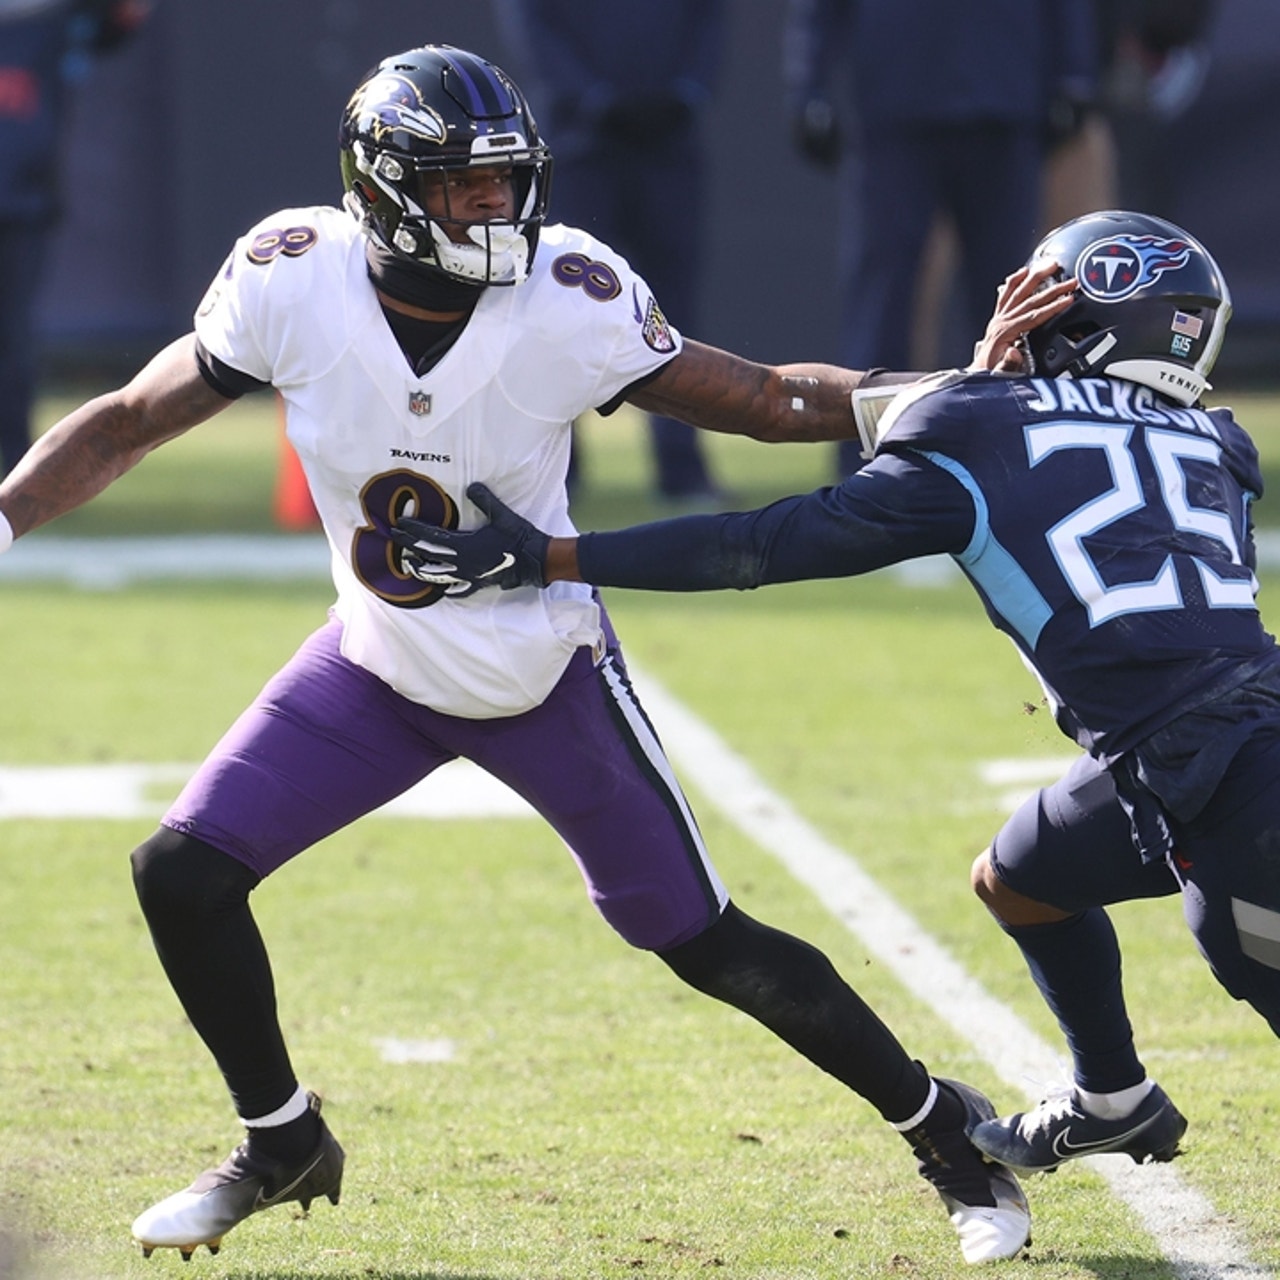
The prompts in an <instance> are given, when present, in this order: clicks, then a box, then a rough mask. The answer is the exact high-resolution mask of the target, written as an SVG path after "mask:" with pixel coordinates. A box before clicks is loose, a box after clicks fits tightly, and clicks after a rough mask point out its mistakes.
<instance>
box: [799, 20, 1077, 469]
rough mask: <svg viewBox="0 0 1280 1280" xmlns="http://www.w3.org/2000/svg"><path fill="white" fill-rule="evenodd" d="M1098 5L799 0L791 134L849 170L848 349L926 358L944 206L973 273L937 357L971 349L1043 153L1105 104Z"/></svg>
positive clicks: (902, 364) (1032, 231) (849, 454)
mask: <svg viewBox="0 0 1280 1280" xmlns="http://www.w3.org/2000/svg"><path fill="white" fill-rule="evenodd" d="M1094 16H1095V15H1094V4H1093V0H1053V2H1052V3H1051V2H1050V0H972V3H969V4H963V5H960V4H955V3H954V2H953V0H789V6H788V10H787V19H786V38H785V41H784V67H783V78H784V84H785V90H786V97H787V109H788V112H789V115H790V118H791V122H792V130H793V137H794V140H795V143H796V145H797V147H798V148H799V150H800V152H801V154H802V155H804V156H805V157H806V158H807V159H809V160H810V161H812V162H813V163H814V164H816V165H819V166H821V167H823V168H826V169H833V170H834V169H837V168H838V169H839V176H840V181H841V188H842V189H841V203H840V241H841V243H840V271H841V277H842V283H841V292H842V304H841V305H842V319H841V337H840V349H839V352H838V359H839V361H840V363H842V364H849V365H852V366H854V367H856V368H862V369H872V368H879V367H887V368H894V369H906V368H910V367H912V366H913V364H915V358H914V356H913V353H912V350H911V343H912V330H913V323H914V320H915V316H916V305H915V304H916V299H917V297H918V293H919V284H920V276H921V268H922V265H923V263H924V261H925V250H926V246H927V245H928V243H929V237H930V232H931V230H932V229H933V228H934V225H935V220H936V219H937V217H938V215H940V214H945V215H947V217H948V218H949V220H950V222H951V223H952V224H953V225H954V228H955V233H956V236H957V240H958V248H959V256H960V271H961V287H960V290H959V296H958V307H957V311H958V315H957V316H956V318H955V321H954V322H953V323H952V325H951V332H950V334H948V333H947V332H946V331H945V330H944V333H943V335H942V340H941V343H940V347H941V349H940V351H939V357H938V363H941V364H949V363H963V362H964V361H965V360H966V359H967V358H968V356H967V352H966V354H964V355H957V352H958V351H960V350H962V349H963V346H964V344H967V343H969V342H971V341H972V336H973V334H976V333H981V332H982V329H983V325H984V323H985V320H986V316H987V314H988V312H989V311H990V308H991V281H993V280H1002V279H1004V278H1005V276H1007V275H1008V274H1009V273H1010V272H1011V271H1012V270H1013V269H1014V268H1015V267H1017V266H1018V265H1019V264H1020V263H1021V262H1022V261H1024V259H1025V258H1026V256H1027V254H1028V253H1029V252H1030V250H1031V247H1032V245H1033V244H1034V243H1035V241H1036V238H1037V232H1038V228H1039V226H1040V223H1041V182H1042V177H1043V170H1044V164H1045V159H1046V156H1047V155H1048V154H1049V153H1051V152H1052V151H1053V150H1054V149H1056V148H1057V147H1059V146H1060V145H1062V144H1063V143H1064V142H1066V141H1067V140H1069V139H1070V138H1072V137H1074V136H1075V134H1076V133H1077V131H1078V130H1079V128H1080V126H1081V123H1082V122H1083V120H1084V118H1085V116H1086V114H1087V113H1088V112H1089V111H1090V110H1091V108H1092V106H1093V104H1094V99H1095V94H1096V87H1097V86H1096V68H1097V34H1096V25H1095V21H1094ZM842 90H843V92H842ZM948 319H949V317H948ZM944 323H945V322H944ZM961 337H963V343H961V342H960V341H959V339H960V338H961ZM861 464H862V458H861V457H860V456H859V452H858V447H857V444H856V443H855V442H845V443H843V444H841V445H840V446H839V451H838V468H839V472H840V474H841V475H848V474H850V473H851V472H853V471H855V470H857V468H858V467H859V466H860V465H861Z"/></svg>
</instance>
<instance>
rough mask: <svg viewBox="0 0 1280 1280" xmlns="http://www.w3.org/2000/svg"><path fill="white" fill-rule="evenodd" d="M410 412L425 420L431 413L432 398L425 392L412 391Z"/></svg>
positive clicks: (410, 394)
mask: <svg viewBox="0 0 1280 1280" xmlns="http://www.w3.org/2000/svg"><path fill="white" fill-rule="evenodd" d="M409 412H410V413H412V414H415V415H416V416H417V417H419V418H425V417H426V416H427V414H429V413H430V412H431V397H430V396H429V395H427V393H426V392H425V391H411V392H410V393H409Z"/></svg>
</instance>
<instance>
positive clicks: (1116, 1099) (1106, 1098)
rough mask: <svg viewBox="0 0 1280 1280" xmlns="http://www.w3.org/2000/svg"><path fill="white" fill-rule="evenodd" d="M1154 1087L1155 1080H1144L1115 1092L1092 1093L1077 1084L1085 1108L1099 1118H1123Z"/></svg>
mask: <svg viewBox="0 0 1280 1280" xmlns="http://www.w3.org/2000/svg"><path fill="white" fill-rule="evenodd" d="M1154 1087H1155V1081H1154V1080H1144V1081H1143V1082H1142V1083H1141V1084H1135V1085H1133V1086H1132V1088H1129V1089H1120V1090H1117V1091H1116V1092H1115V1093H1090V1092H1089V1090H1088V1089H1082V1088H1080V1086H1079V1085H1076V1097H1077V1098H1079V1099H1080V1105H1081V1106H1082V1107H1083V1108H1084V1110H1085V1111H1087V1112H1088V1113H1089V1114H1090V1115H1091V1116H1096V1117H1097V1118H1098V1119H1099V1120H1123V1119H1124V1118H1125V1116H1130V1115H1132V1114H1133V1113H1134V1112H1135V1111H1136V1110H1137V1109H1138V1105H1139V1103H1141V1102H1142V1100H1143V1099H1144V1098H1145V1097H1146V1096H1147V1094H1149V1093H1150V1092H1151V1090H1152V1089H1153V1088H1154Z"/></svg>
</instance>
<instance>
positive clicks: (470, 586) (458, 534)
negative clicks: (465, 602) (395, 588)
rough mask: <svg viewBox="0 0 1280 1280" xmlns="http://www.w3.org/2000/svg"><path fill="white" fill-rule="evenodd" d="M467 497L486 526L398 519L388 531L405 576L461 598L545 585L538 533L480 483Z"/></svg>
mask: <svg viewBox="0 0 1280 1280" xmlns="http://www.w3.org/2000/svg"><path fill="white" fill-rule="evenodd" d="M467 497H468V498H470V499H471V501H472V502H474V503H475V505H476V506H477V507H479V508H480V510H481V511H483V512H484V514H485V515H486V516H488V517H489V523H488V524H487V525H484V526H482V527H481V528H479V529H473V530H471V531H470V532H467V533H464V532H462V531H461V530H458V529H444V528H441V527H440V526H439V525H434V524H428V523H427V522H426V521H425V520H415V519H414V518H413V517H412V516H402V517H401V518H400V520H399V521H398V522H397V523H396V527H395V528H393V529H392V530H391V540H392V541H393V542H394V543H395V544H396V545H397V546H398V547H399V548H400V551H401V558H400V563H401V566H402V568H403V569H404V571H405V572H406V573H410V574H412V575H413V576H414V577H415V578H417V579H418V580H419V581H421V582H434V583H437V584H439V585H440V586H443V587H444V588H445V589H446V590H445V594H446V595H449V596H459V597H465V596H469V595H473V594H474V593H475V592H477V591H480V590H482V589H483V588H485V587H501V588H502V589H503V590H504V591H510V590H511V589H512V588H513V587H543V586H546V577H545V574H546V569H545V565H546V558H547V544H548V543H549V542H550V541H551V539H550V538H549V537H548V536H547V535H546V534H545V533H543V532H542V530H541V529H539V528H537V527H536V526H535V525H532V524H530V523H529V521H527V520H525V519H524V518H523V517H522V516H518V515H516V513H515V512H514V511H512V510H511V508H510V507H508V506H507V505H506V504H505V503H504V502H502V501H501V500H500V499H498V498H496V497H495V496H494V495H493V494H492V493H491V492H490V491H489V489H488V488H486V487H485V486H484V485H483V484H473V485H471V486H470V488H468V489H467Z"/></svg>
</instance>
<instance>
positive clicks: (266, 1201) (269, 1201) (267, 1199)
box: [252, 1152, 324, 1213]
mask: <svg viewBox="0 0 1280 1280" xmlns="http://www.w3.org/2000/svg"><path fill="white" fill-rule="evenodd" d="M323 1159H324V1153H323V1152H322V1153H321V1154H320V1155H318V1156H316V1158H315V1159H314V1160H313V1161H312V1162H311V1163H310V1164H309V1165H307V1167H306V1168H305V1169H304V1170H303V1171H302V1172H301V1173H300V1174H298V1176H297V1177H296V1178H294V1180H293V1181H292V1182H291V1183H289V1185H288V1186H287V1187H281V1188H280V1190H279V1191H277V1192H276V1193H275V1195H273V1196H267V1195H263V1188H262V1187H259V1188H258V1194H257V1197H256V1198H255V1199H254V1202H253V1209H252V1212H253V1213H257V1211H258V1210H259V1209H270V1208H271V1206H272V1205H275V1204H279V1203H280V1202H281V1200H283V1199H285V1198H286V1197H287V1196H288V1195H289V1193H290V1192H291V1191H296V1190H297V1188H298V1186H299V1184H300V1183H302V1182H304V1181H305V1180H306V1179H307V1178H308V1177H309V1176H310V1174H311V1172H312V1171H313V1170H314V1169H315V1167H316V1166H317V1165H318V1164H319V1163H320V1161H321V1160H323Z"/></svg>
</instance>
